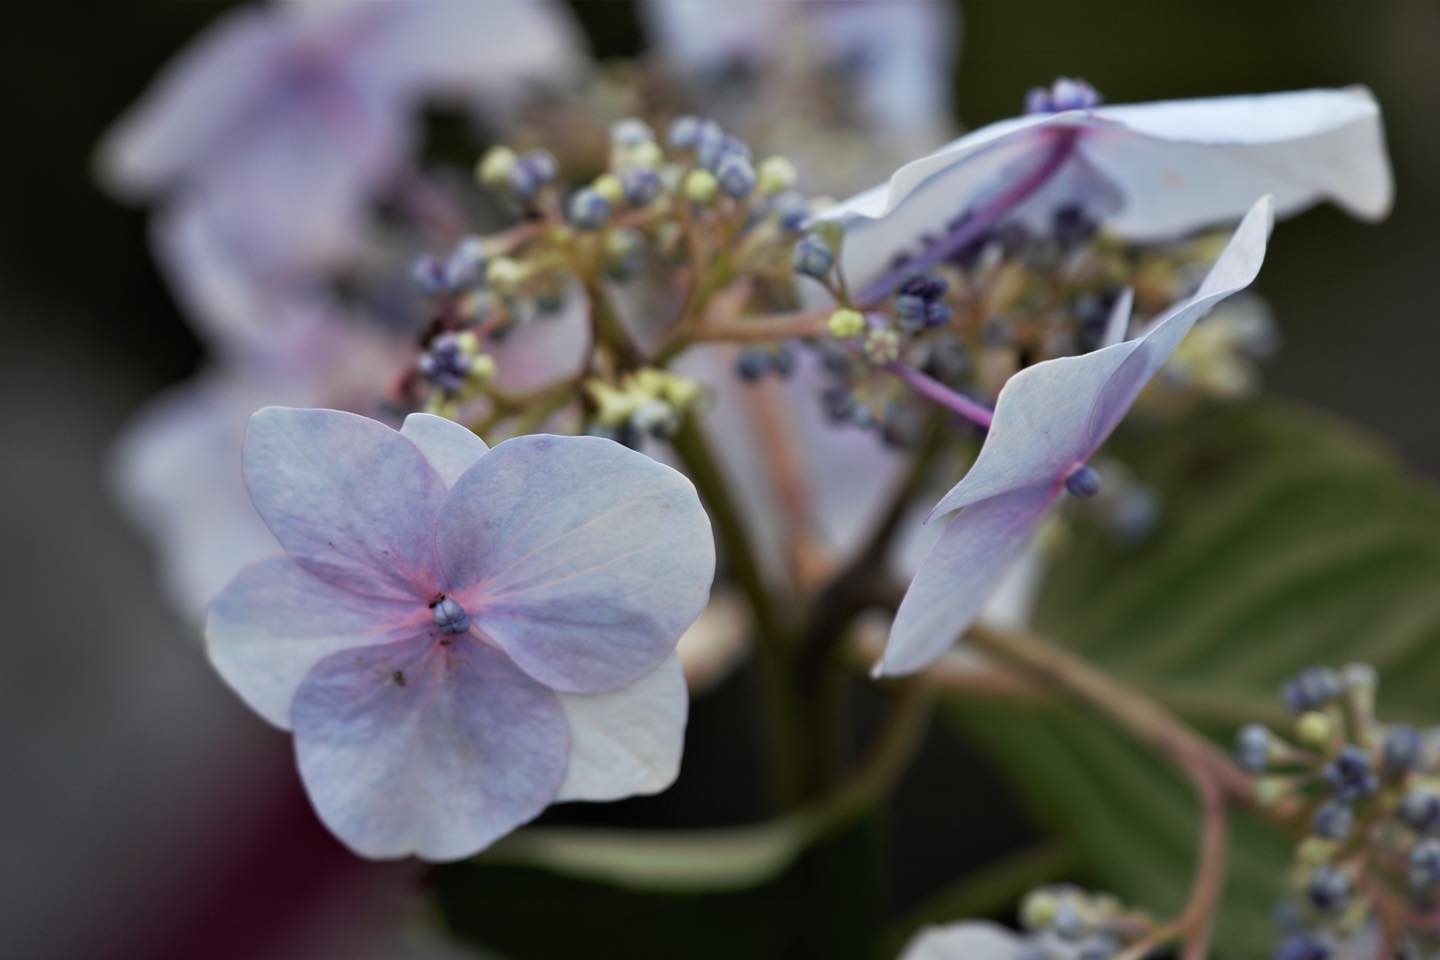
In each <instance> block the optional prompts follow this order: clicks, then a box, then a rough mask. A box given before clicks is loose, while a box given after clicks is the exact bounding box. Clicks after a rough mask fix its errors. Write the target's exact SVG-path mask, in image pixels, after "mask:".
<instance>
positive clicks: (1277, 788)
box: [1255, 777, 1293, 807]
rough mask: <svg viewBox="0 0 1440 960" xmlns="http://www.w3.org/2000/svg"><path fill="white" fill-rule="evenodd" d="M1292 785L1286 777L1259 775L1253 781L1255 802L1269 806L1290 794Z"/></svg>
mask: <svg viewBox="0 0 1440 960" xmlns="http://www.w3.org/2000/svg"><path fill="white" fill-rule="evenodd" d="M1292 786H1293V785H1292V784H1291V782H1290V780H1289V778H1287V777H1261V778H1260V779H1258V780H1256V781H1255V802H1256V803H1258V804H1260V806H1262V807H1270V806H1274V805H1275V804H1277V803H1279V802H1280V801H1281V800H1284V799H1285V798H1286V797H1288V796H1289V795H1290V790H1291V787H1292Z"/></svg>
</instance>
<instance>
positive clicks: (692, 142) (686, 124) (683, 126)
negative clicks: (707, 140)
mask: <svg viewBox="0 0 1440 960" xmlns="http://www.w3.org/2000/svg"><path fill="white" fill-rule="evenodd" d="M702 127H703V121H702V120H701V119H700V118H699V117H690V116H684V117H676V118H675V119H674V120H672V121H671V122H670V129H669V131H668V132H667V133H666V135H665V139H666V140H667V141H669V143H670V146H672V147H674V148H675V149H676V150H694V149H695V148H696V147H697V146H699V144H700V133H701V130H702Z"/></svg>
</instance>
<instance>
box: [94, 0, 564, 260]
mask: <svg viewBox="0 0 1440 960" xmlns="http://www.w3.org/2000/svg"><path fill="white" fill-rule="evenodd" d="M579 49H580V45H579V41H578V39H577V38H576V35H575V31H574V29H573V25H572V24H571V23H570V21H569V20H568V18H564V17H562V16H560V15H559V14H558V13H557V11H555V10H554V9H553V8H552V7H551V6H550V4H548V3H534V2H529V0H504V2H501V0H494V2H487V3H484V4H470V3H451V2H444V3H410V2H405V0H377V2H370V3H325V2H314V0H312V2H296V3H284V4H276V5H275V6H273V7H271V8H268V9H255V8H246V9H243V10H237V11H234V12H232V13H229V14H227V15H225V16H223V17H221V18H218V19H217V21H216V22H215V24H214V25H213V26H211V27H210V28H209V29H208V30H206V31H205V33H204V34H202V35H201V37H200V38H199V39H198V40H197V41H196V42H195V43H193V44H192V45H190V46H189V47H187V48H186V50H185V51H184V52H183V53H182V54H181V55H180V56H179V57H177V58H176V59H175V60H174V61H173V62H172V63H171V64H170V65H169V66H168V67H167V68H166V69H165V71H164V72H163V73H162V74H161V76H160V78H159V79H158V80H157V81H156V82H155V84H154V85H153V86H152V88H151V89H150V90H149V91H148V92H147V94H146V96H145V97H144V98H143V99H142V100H141V101H140V102H139V103H138V104H137V105H136V106H135V107H133V108H132V109H131V111H130V112H129V113H128V114H127V115H126V116H125V117H123V118H122V119H121V120H120V121H119V122H118V123H117V124H116V126H115V127H114V128H113V129H112V130H111V131H110V132H109V133H108V134H107V136H106V138H105V141H104V142H103V143H102V144H101V148H100V154H99V165H100V172H101V174H102V176H103V177H104V179H105V180H106V181H107V182H108V183H109V184H110V185H111V186H112V187H113V188H114V189H115V190H116V191H117V192H119V193H121V194H123V195H126V196H130V197H135V198H145V199H150V198H154V197H157V196H159V195H161V194H168V195H169V197H170V198H171V199H172V200H174V201H175V202H204V203H205V204H206V205H207V206H209V207H210V208H211V215H212V216H214V217H215V218H217V221H218V223H219V225H220V226H221V227H223V232H224V234H225V235H226V238H227V240H228V242H229V244H230V245H231V247H232V250H233V252H236V253H242V254H244V255H245V256H246V257H249V258H253V259H255V260H256V261H257V265H263V266H265V267H267V268H271V269H275V268H280V267H284V266H288V265H297V264H300V265H307V264H308V265H314V264H315V263H318V262H328V261H330V260H333V259H334V258H335V257H337V256H340V255H344V254H347V253H349V252H350V251H352V250H353V249H354V245H355V243H356V237H357V235H358V234H359V231H358V229H357V227H358V224H359V220H360V218H361V217H362V216H363V215H364V214H365V209H366V204H367V203H368V199H369V196H370V194H371V192H372V191H373V190H374V189H375V188H377V187H378V186H380V185H381V184H382V183H383V182H384V181H385V180H386V179H387V178H390V177H392V176H394V175H395V174H396V173H397V172H399V171H400V170H402V169H404V168H405V165H406V164H407V163H408V156H409V153H410V150H411V148H412V146H413V145H414V142H415V140H416V138H417V136H418V132H419V123H418V121H419V111H418V109H417V108H418V106H419V105H420V102H421V101H422V100H423V99H427V98H436V97H449V98H451V99H453V100H456V101H458V102H461V103H478V104H481V105H485V106H489V107H492V108H494V107H500V106H503V105H504V104H505V103H506V102H507V101H508V100H512V99H513V98H514V97H515V95H517V94H518V93H519V92H520V91H521V90H522V89H523V88H524V85H525V83H526V82H527V81H530V80H533V79H535V78H540V77H546V76H555V75H563V74H565V73H568V72H569V71H570V70H571V69H572V68H573V67H574V66H575V65H576V64H577V63H578V62H579V60H578V52H579Z"/></svg>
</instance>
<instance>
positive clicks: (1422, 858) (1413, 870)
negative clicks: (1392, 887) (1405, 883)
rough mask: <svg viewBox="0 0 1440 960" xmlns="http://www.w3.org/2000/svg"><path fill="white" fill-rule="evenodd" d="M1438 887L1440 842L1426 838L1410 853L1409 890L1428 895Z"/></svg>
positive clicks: (1439, 878)
mask: <svg viewBox="0 0 1440 960" xmlns="http://www.w3.org/2000/svg"><path fill="white" fill-rule="evenodd" d="M1437 887H1440V840H1437V839H1435V838H1434V837H1426V838H1425V839H1424V840H1421V841H1420V842H1419V843H1417V844H1415V848H1414V849H1413V850H1411V851H1410V889H1412V890H1414V891H1415V892H1416V893H1430V892H1433V891H1434V890H1435V889H1436V888H1437Z"/></svg>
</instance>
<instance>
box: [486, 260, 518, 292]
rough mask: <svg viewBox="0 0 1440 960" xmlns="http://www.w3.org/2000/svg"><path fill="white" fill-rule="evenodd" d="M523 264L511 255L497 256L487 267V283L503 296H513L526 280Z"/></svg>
mask: <svg viewBox="0 0 1440 960" xmlns="http://www.w3.org/2000/svg"><path fill="white" fill-rule="evenodd" d="M525 274H526V270H525V267H524V265H523V264H521V263H520V262H519V261H517V260H512V259H510V258H509V257H496V258H495V259H494V260H491V261H490V263H489V265H488V266H486V268H485V285H486V286H487V287H489V288H490V289H491V290H493V291H495V293H497V294H499V295H500V296H502V297H509V296H513V295H514V294H515V293H516V292H517V291H518V290H519V289H520V285H521V284H522V283H524V282H525Z"/></svg>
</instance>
